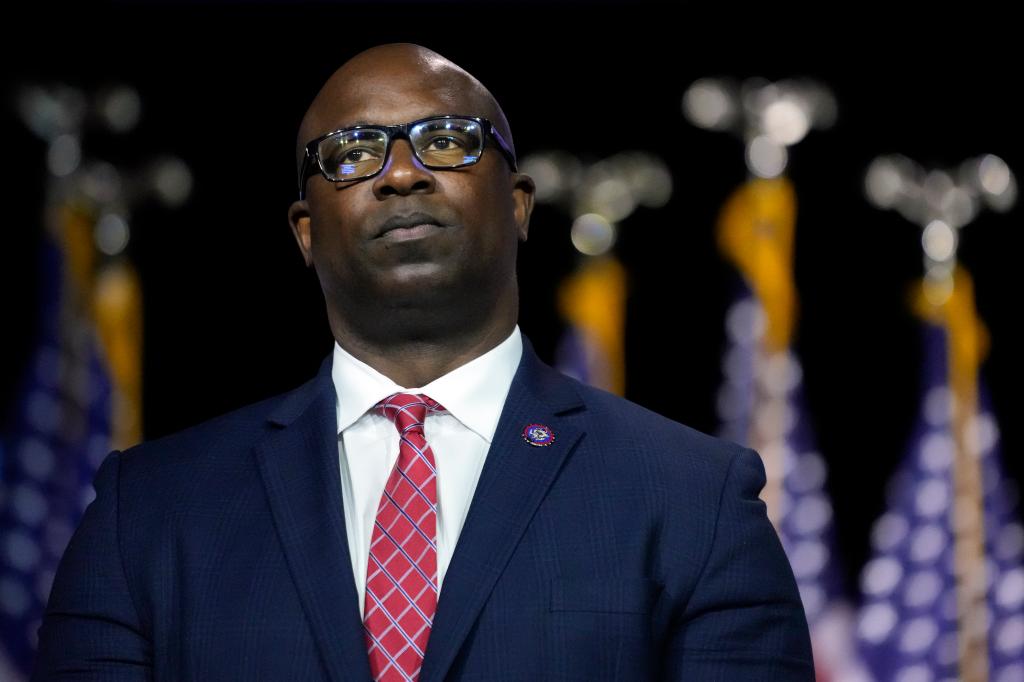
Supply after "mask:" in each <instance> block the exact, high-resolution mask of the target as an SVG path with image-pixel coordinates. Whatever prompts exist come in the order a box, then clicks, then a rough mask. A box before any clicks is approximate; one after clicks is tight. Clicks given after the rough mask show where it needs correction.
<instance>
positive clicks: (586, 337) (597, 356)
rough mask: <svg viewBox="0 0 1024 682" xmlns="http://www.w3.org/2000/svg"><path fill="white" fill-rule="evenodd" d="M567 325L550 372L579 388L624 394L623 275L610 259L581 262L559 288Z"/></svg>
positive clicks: (561, 309)
mask: <svg viewBox="0 0 1024 682" xmlns="http://www.w3.org/2000/svg"><path fill="white" fill-rule="evenodd" d="M558 307H559V312H560V313H561V315H562V317H563V318H564V319H565V320H566V322H567V327H566V331H565V332H564V334H563V335H562V338H561V339H560V341H559V344H558V348H557V349H556V352H555V367H556V368H557V369H558V370H559V371H560V372H562V373H563V374H567V375H569V376H571V377H573V378H575V379H577V380H579V381H582V382H583V383H586V384H590V385H591V386H596V387H598V388H603V389H604V390H606V391H610V392H612V393H615V394H616V395H623V394H624V393H625V390H626V370H625V359H624V355H625V350H624V343H625V342H624V338H625V325H626V322H625V320H626V270H625V268H624V267H623V266H622V264H621V263H619V261H618V259H616V258H615V257H614V256H611V255H605V256H600V257H596V258H593V257H591V258H587V259H586V260H584V261H583V262H582V264H581V265H580V267H579V268H578V269H577V270H576V271H575V272H573V273H572V274H571V275H569V276H568V277H566V279H565V280H564V281H563V282H562V284H561V285H560V286H559V290H558Z"/></svg>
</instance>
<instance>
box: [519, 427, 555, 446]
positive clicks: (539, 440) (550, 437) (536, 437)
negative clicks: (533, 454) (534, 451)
mask: <svg viewBox="0 0 1024 682" xmlns="http://www.w3.org/2000/svg"><path fill="white" fill-rule="evenodd" d="M523 440H525V441H526V442H527V443H529V444H530V445H536V446H537V447H539V448H542V447H544V446H546V445H551V444H552V443H554V442H555V432H554V431H552V430H551V427H549V426H547V425H545V424H527V425H526V428H525V429H523Z"/></svg>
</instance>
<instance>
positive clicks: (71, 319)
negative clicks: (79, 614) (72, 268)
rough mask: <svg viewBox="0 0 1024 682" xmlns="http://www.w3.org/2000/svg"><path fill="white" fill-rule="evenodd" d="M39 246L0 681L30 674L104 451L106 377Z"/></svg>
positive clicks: (6, 555) (57, 253)
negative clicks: (52, 594)
mask: <svg viewBox="0 0 1024 682" xmlns="http://www.w3.org/2000/svg"><path fill="white" fill-rule="evenodd" d="M65 247H66V245H65V244H61V243H58V242H57V240H56V239H55V238H53V237H51V236H47V238H46V239H45V240H44V242H43V246H42V248H41V253H40V259H39V264H38V270H39V272H40V273H41V275H42V276H41V280H40V288H39V290H40V301H39V317H38V320H39V324H38V328H37V332H36V342H35V347H34V351H33V354H32V357H31V360H30V362H29V364H28V366H27V367H26V368H25V370H24V373H23V376H22V378H21V385H20V387H19V388H20V390H19V398H18V400H17V402H16V405H15V408H14V410H13V413H12V414H10V415H7V419H6V420H5V428H4V434H3V436H2V439H0V443H2V447H0V544H2V546H0V632H2V635H3V638H2V645H0V679H3V680H4V681H5V682H18V681H19V680H26V679H28V675H29V674H30V671H31V668H32V664H33V660H34V656H35V651H36V646H37V638H38V630H39V626H40V622H41V620H42V614H43V609H44V607H45V604H46V601H47V599H48V597H49V594H50V587H51V584H52V582H53V577H54V574H55V573H56V569H57V565H58V562H59V560H60V557H61V556H62V555H63V553H64V550H65V548H66V546H67V543H68V541H69V540H70V538H71V535H72V533H73V532H74V530H75V528H76V527H77V526H78V523H79V521H80V520H81V517H82V514H83V512H84V510H85V507H86V506H88V504H89V503H90V502H91V501H92V500H93V498H94V497H95V491H94V490H93V488H92V480H93V477H94V475H95V472H96V470H97V468H98V466H99V463H100V462H101V461H102V459H103V457H104V456H105V455H106V454H107V453H108V452H109V450H110V447H109V446H110V433H111V421H110V414H111V411H110V407H111V381H110V377H109V373H108V371H107V369H106V367H105V366H104V364H103V363H102V362H101V361H100V355H99V353H98V344H97V339H96V334H95V330H94V327H93V325H92V324H91V322H89V319H90V318H89V317H88V316H87V315H86V314H84V313H83V308H82V306H81V305H80V304H79V303H78V299H79V297H78V296H77V295H76V292H75V291H73V287H72V286H70V284H69V282H70V278H69V277H68V274H67V272H66V268H65V265H66V262H65V261H66V251H65Z"/></svg>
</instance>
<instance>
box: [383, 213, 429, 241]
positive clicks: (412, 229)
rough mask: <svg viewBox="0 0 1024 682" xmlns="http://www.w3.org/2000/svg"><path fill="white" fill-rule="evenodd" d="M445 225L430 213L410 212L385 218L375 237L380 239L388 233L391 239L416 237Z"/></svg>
mask: <svg viewBox="0 0 1024 682" xmlns="http://www.w3.org/2000/svg"><path fill="white" fill-rule="evenodd" d="M443 227H444V225H443V224H442V223H441V221H440V220H438V219H437V218H435V217H434V216H432V215H430V214H429V213H422V212H417V213H408V214H406V215H394V216H391V217H390V218H388V219H387V220H385V221H384V222H383V223H382V224H381V226H380V227H378V228H377V231H376V234H375V235H374V237H373V238H374V239H380V238H381V237H384V236H385V235H387V238H388V239H390V240H399V241H400V240H403V239H414V238H416V237H420V236H423V235H426V234H429V233H430V232H433V231H435V230H438V229H440V228H443Z"/></svg>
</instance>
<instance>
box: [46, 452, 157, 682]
mask: <svg viewBox="0 0 1024 682" xmlns="http://www.w3.org/2000/svg"><path fill="white" fill-rule="evenodd" d="M120 455H121V453H120V452H119V451H116V450H115V451H113V452H111V453H110V454H108V455H107V457H106V459H104V460H103V463H102V464H101V465H100V468H99V470H98V471H97V472H96V476H95V478H94V479H93V487H95V489H96V498H95V499H94V500H93V501H92V502H91V503H90V504H89V506H88V507H87V508H86V510H85V514H84V515H83V517H82V521H81V523H79V525H78V528H77V529H76V530H75V533H74V535H72V537H71V541H70V542H69V543H68V546H67V549H66V550H65V551H64V555H63V556H62V557H61V560H60V564H59V565H58V567H57V573H56V575H55V577H54V581H53V588H52V589H51V591H50V598H49V600H48V602H47V605H46V610H45V612H44V614H43V621H42V625H41V626H40V628H39V649H38V653H37V656H36V662H35V668H34V670H33V673H32V678H31V679H32V681H33V682H42V681H43V680H132V681H141V680H150V679H152V665H151V663H152V646H151V642H150V640H149V639H148V638H147V636H146V634H145V633H144V632H143V628H142V626H141V624H140V620H139V616H138V612H137V610H136V608H135V605H134V603H133V602H132V597H131V595H130V594H129V590H128V583H127V581H126V579H125V573H124V567H123V565H122V563H121V551H120V547H119V543H118V477H119V471H120Z"/></svg>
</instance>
